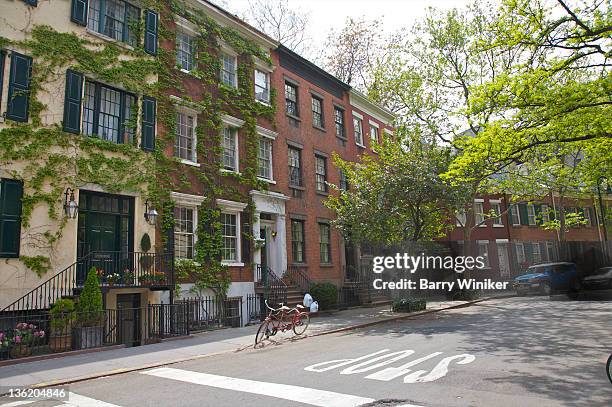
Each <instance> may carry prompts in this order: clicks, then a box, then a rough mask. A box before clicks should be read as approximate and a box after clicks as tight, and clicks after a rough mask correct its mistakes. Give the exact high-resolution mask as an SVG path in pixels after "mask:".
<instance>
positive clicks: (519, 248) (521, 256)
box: [514, 242, 525, 265]
mask: <svg viewBox="0 0 612 407" xmlns="http://www.w3.org/2000/svg"><path fill="white" fill-rule="evenodd" d="M514 250H515V252H516V262H517V263H518V264H519V265H521V264H523V263H525V246H523V242H516V243H515V244H514Z"/></svg>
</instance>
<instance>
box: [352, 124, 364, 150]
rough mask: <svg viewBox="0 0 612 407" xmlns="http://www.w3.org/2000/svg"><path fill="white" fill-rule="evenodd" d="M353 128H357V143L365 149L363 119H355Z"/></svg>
mask: <svg viewBox="0 0 612 407" xmlns="http://www.w3.org/2000/svg"><path fill="white" fill-rule="evenodd" d="M353 127H354V128H355V143H357V145H358V146H362V147H363V123H362V120H361V119H358V118H357V117H353Z"/></svg>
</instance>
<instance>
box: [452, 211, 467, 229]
mask: <svg viewBox="0 0 612 407" xmlns="http://www.w3.org/2000/svg"><path fill="white" fill-rule="evenodd" d="M455 217H456V218H457V219H456V221H457V226H460V227H464V226H465V225H466V224H467V216H466V214H465V209H460V210H459V211H458V212H457V214H456V215H455Z"/></svg>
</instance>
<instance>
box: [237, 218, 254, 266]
mask: <svg viewBox="0 0 612 407" xmlns="http://www.w3.org/2000/svg"><path fill="white" fill-rule="evenodd" d="M240 220H241V223H242V225H241V230H242V236H241V253H242V262H243V263H244V264H249V263H251V234H252V233H253V231H252V228H251V216H250V214H249V213H248V212H242V214H241V215H240Z"/></svg>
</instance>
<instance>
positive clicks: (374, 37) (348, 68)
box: [323, 17, 385, 91]
mask: <svg viewBox="0 0 612 407" xmlns="http://www.w3.org/2000/svg"><path fill="white" fill-rule="evenodd" d="M380 33H381V25H380V22H379V21H377V20H367V19H365V18H364V17H362V18H360V19H358V20H354V19H352V18H350V17H349V18H347V19H346V20H345V22H344V27H342V29H340V30H334V29H332V30H331V31H330V33H329V34H328V36H327V41H326V42H325V49H326V52H325V55H324V61H323V64H324V66H325V68H326V69H327V70H328V71H329V72H331V73H332V74H333V75H334V76H336V77H337V78H338V79H340V80H341V81H343V82H346V83H347V84H349V85H352V86H354V87H355V88H357V89H359V90H361V91H365V90H367V87H368V85H369V83H370V82H371V76H372V72H373V70H374V67H375V66H376V64H377V62H378V61H379V60H380V59H381V58H382V53H383V50H384V48H385V47H384V44H383V37H382V36H381V34H380Z"/></svg>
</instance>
